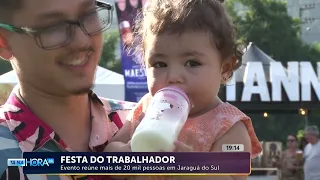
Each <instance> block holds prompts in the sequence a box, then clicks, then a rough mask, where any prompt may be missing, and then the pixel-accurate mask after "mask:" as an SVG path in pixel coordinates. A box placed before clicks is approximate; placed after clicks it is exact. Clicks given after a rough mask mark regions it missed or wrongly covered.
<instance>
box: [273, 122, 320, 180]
mask: <svg viewBox="0 0 320 180" xmlns="http://www.w3.org/2000/svg"><path fill="white" fill-rule="evenodd" d="M274 166H275V167H277V168H279V170H280V172H281V179H282V180H303V179H305V180H319V179H320V141H319V129H318V127H317V126H309V127H307V128H306V129H305V136H304V137H303V138H302V139H301V140H300V142H299V140H298V138H297V136H296V135H293V134H290V135H288V137H287V144H286V148H285V149H284V150H283V152H282V153H281V155H280V157H279V158H276V159H275V160H274Z"/></svg>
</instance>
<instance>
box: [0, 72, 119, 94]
mask: <svg viewBox="0 0 320 180" xmlns="http://www.w3.org/2000/svg"><path fill="white" fill-rule="evenodd" d="M17 83H18V77H17V75H16V73H15V72H14V71H10V72H7V73H5V74H3V75H1V76H0V84H12V85H16V84H17ZM94 84H95V85H94V88H93V91H94V92H95V93H97V95H98V96H101V97H104V98H111V99H117V100H124V93H125V92H124V86H125V85H124V78H123V75H121V74H118V73H115V72H113V71H110V70H108V69H105V68H103V67H100V66H98V67H97V71H96V75H95V82H94Z"/></svg>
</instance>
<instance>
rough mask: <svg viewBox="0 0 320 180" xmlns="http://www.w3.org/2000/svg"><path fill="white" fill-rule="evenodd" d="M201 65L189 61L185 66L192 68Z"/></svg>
mask: <svg viewBox="0 0 320 180" xmlns="http://www.w3.org/2000/svg"><path fill="white" fill-rule="evenodd" d="M200 65H201V64H200V63H198V62H197V61H195V60H189V61H187V62H186V64H185V66H188V67H194V66H200Z"/></svg>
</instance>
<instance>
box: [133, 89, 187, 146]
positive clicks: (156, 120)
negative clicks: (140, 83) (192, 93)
mask: <svg viewBox="0 0 320 180" xmlns="http://www.w3.org/2000/svg"><path fill="white" fill-rule="evenodd" d="M189 111H190V101H189V99H188V97H187V95H186V93H185V92H183V91H182V90H181V89H179V88H176V87H166V88H163V89H161V90H159V91H158V92H157V93H156V94H155V95H154V97H153V98H152V100H151V103H150V104H149V107H148V108H147V112H146V114H145V117H144V118H143V120H142V121H141V123H140V124H139V125H138V127H137V128H136V130H135V132H134V133H133V136H132V139H131V149H132V152H159V151H167V152H170V151H173V150H174V148H175V147H174V141H175V140H177V138H178V136H179V133H180V131H181V129H182V127H183V126H184V124H185V122H186V120H187V118H188V115H189Z"/></svg>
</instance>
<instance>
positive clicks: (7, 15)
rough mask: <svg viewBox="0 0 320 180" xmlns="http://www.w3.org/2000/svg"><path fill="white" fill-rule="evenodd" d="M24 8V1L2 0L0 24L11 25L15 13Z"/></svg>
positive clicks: (0, 4)
mask: <svg viewBox="0 0 320 180" xmlns="http://www.w3.org/2000/svg"><path fill="white" fill-rule="evenodd" d="M22 6H23V0H0V12H1V16H0V22H1V23H10V22H11V21H12V16H13V14H14V12H15V11H17V10H18V9H20V8H21V7H22Z"/></svg>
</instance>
